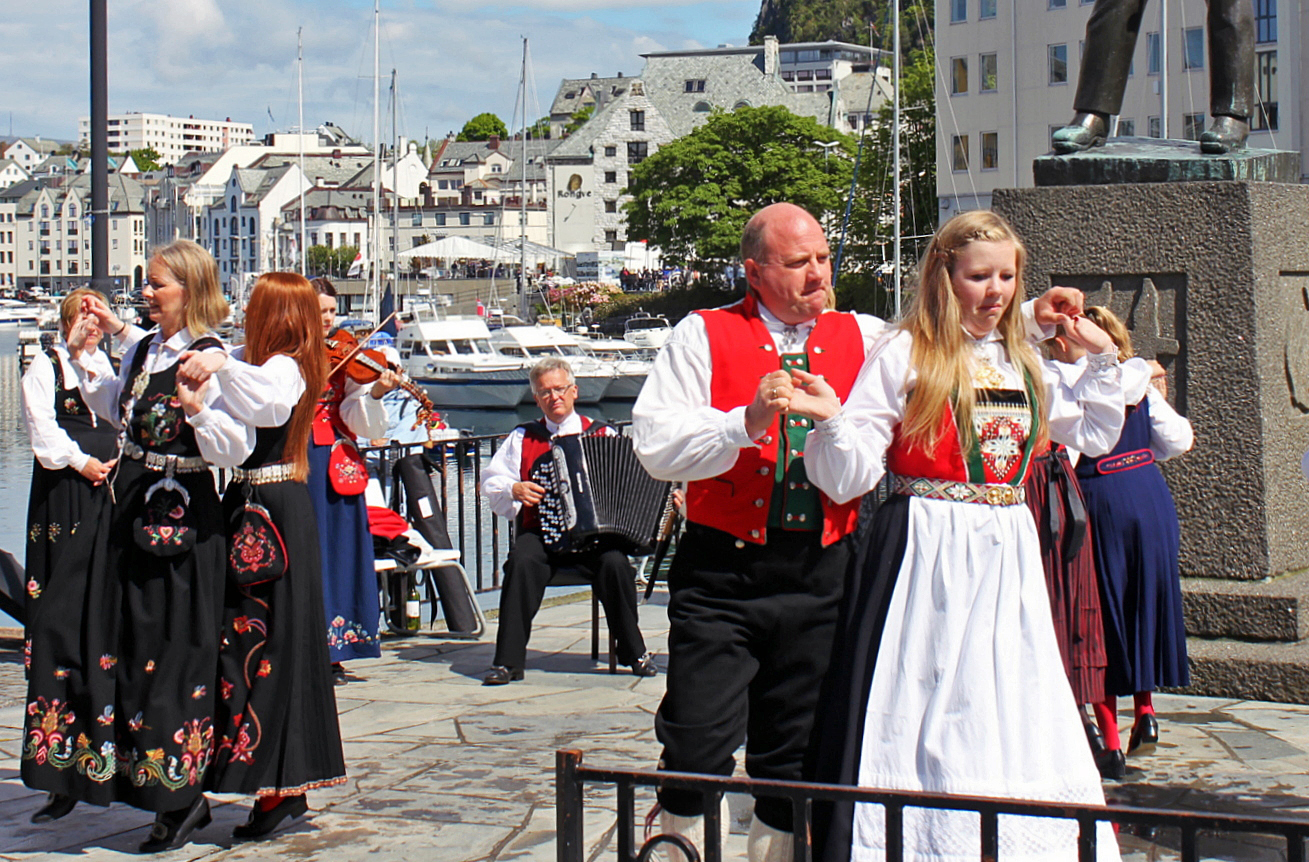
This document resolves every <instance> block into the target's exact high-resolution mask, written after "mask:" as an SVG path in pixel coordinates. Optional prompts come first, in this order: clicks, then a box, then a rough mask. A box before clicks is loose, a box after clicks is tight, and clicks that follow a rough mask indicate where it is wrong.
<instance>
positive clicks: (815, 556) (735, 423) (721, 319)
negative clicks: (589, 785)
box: [632, 203, 1081, 862]
mask: <svg viewBox="0 0 1309 862" xmlns="http://www.w3.org/2000/svg"><path fill="white" fill-rule="evenodd" d="M741 260H742V261H744V266H745V276H746V281H747V283H748V284H749V290H748V291H747V293H746V296H745V298H744V299H742V300H741V301H739V302H736V303H734V304H732V305H728V306H725V307H723V308H716V309H711V310H703V311H698V312H696V313H693V314H690V315H688V316H687V317H686V319H685V320H683V321H682V322H681V323H679V324H678V325H677V327H676V329H674V331H673V334H672V336H671V337H670V339H669V340H668V343H667V344H666V345H665V346H664V347H663V349H662V350H661V351H660V353H659V356H658V358H657V359H656V360H655V366H654V369H653V370H652V372H651V374H650V376H649V378H648V379H647V380H646V383H645V386H644V387H643V389H642V390H641V395H640V397H639V398H638V399H637V402H636V405H635V407H634V408H633V410H632V421H633V437H634V440H635V444H636V452H637V455H638V456H639V457H640V459H641V463H642V464H643V465H644V466H645V468H646V469H647V470H648V471H649V472H650V473H651V475H653V476H655V477H656V478H658V479H664V480H673V481H682V482H686V483H687V487H686V507H687V513H686V514H687V529H686V533H685V535H684V536H683V538H682V540H681V542H680V544H679V545H678V549H677V555H676V557H675V559H674V561H673V566H672V570H671V573H670V575H669V603H668V620H669V624H670V628H669V635H668V669H667V672H668V687H667V693H666V694H665V696H664V699H663V702H662V704H661V705H660V707H659V712H658V715H657V716H656V717H655V732H656V734H657V736H658V737H659V741H660V742H661V743H663V746H664V749H663V756H662V757H661V759H660V762H659V765H660V768H662V769H668V770H673V771H678V772H702V773H710V774H715V773H716V774H720V775H730V774H731V772H732V770H733V768H734V765H735V760H734V759H733V755H734V753H735V751H736V749H737V748H738V747H739V746H740V745H741V742H742V741H743V740H744V741H745V744H746V756H745V767H746V771H747V772H748V773H749V774H750V775H751V776H753V777H756V778H769V779H780V780H787V781H799V780H801V779H802V778H803V777H804V770H803V768H802V767H803V766H804V761H805V757H806V752H807V750H808V747H809V742H810V731H811V729H812V727H813V720H814V709H815V707H816V705H817V702H818V691H819V684H820V682H821V680H822V678H823V675H824V674H825V673H826V671H827V666H828V659H829V653H830V651H831V647H832V639H833V636H834V634H835V630H836V623H837V616H838V610H839V606H840V602H841V595H842V588H843V583H844V576H845V570H846V567H847V565H848V564H849V561H850V557H851V553H852V549H851V544H852V543H851V542H850V541H849V540H848V539H847V537H848V536H849V535H850V533H851V532H852V531H853V530H854V527H855V523H856V521H857V519H858V510H859V501H858V500H854V501H852V502H851V503H847V504H838V503H835V502H833V501H832V500H830V499H828V498H827V497H826V495H824V494H823V493H822V492H820V491H819V490H818V489H817V488H815V487H813V486H812V485H811V484H810V482H809V481H808V478H807V476H806V475H805V468H804V458H803V453H804V443H805V435H806V434H807V433H808V431H809V428H810V427H811V425H812V421H811V420H808V419H805V418H803V417H800V416H792V415H789V414H788V413H787V409H788V407H789V404H790V398H791V396H792V395H793V394H794V392H795V389H794V386H793V383H792V380H793V377H792V372H793V371H795V370H802V371H807V372H810V373H813V374H821V375H823V377H824V378H825V379H826V380H827V382H828V383H830V384H831V385H832V386H833V388H835V389H836V391H837V393H838V394H839V395H840V396H841V400H842V401H844V400H845V398H846V396H847V395H848V394H849V392H850V388H851V387H852V385H853V384H854V381H855V377H856V375H857V374H858V372H859V369H860V367H861V366H862V364H863V361H864V356H865V354H866V353H867V351H868V349H869V348H870V347H871V346H872V345H873V343H874V342H875V341H876V339H877V338H878V336H880V335H881V334H882V333H883V332H884V331H885V330H886V328H887V324H886V323H885V322H884V321H882V320H879V319H878V318H876V317H872V316H870V315H865V314H850V313H844V312H837V311H833V310H831V309H832V306H833V305H834V296H833V292H832V263H831V252H830V250H829V248H828V244H827V238H826V236H824V234H823V229H822V227H821V226H820V225H819V224H818V222H817V221H816V220H815V219H814V218H813V216H811V215H810V214H809V213H807V212H805V211H804V210H803V209H801V208H800V207H798V206H794V205H792V204H786V203H778V204H773V205H771V206H768V207H765V208H764V209H762V210H760V211H759V212H757V213H755V215H754V216H753V217H752V218H751V219H750V221H749V222H748V223H747V224H746V227H745V231H744V232H743V234H742V237H741ZM1070 303H1071V304H1073V305H1076V307H1077V308H1078V310H1080V303H1081V294H1080V293H1078V292H1076V291H1069V290H1065V289H1063V288H1054V289H1052V291H1051V292H1050V293H1048V294H1047V295H1046V297H1045V298H1043V299H1042V300H1039V301H1038V304H1042V305H1043V306H1044V307H1043V308H1037V309H1036V312H1037V314H1038V316H1040V317H1043V318H1045V319H1047V320H1049V319H1052V318H1050V317H1048V316H1047V315H1045V314H1044V312H1045V311H1046V310H1047V309H1049V310H1051V311H1052V310H1053V308H1054V306H1055V305H1058V306H1059V307H1060V310H1063V311H1068V310H1069V304H1070ZM1025 311H1026V312H1027V316H1028V320H1029V328H1030V323H1031V320H1032V317H1031V315H1032V313H1033V311H1032V309H1031V308H1028V309H1025ZM659 803H660V806H661V807H662V808H663V815H662V819H661V828H662V830H663V831H664V832H679V833H681V834H683V835H686V836H688V837H689V838H691V839H692V841H693V842H695V843H697V844H701V842H702V840H703V834H704V833H703V829H704V824H703V820H702V815H703V798H702V797H701V795H700V793H698V792H695V791H685V790H676V789H663V790H661V791H660V792H659ZM791 830H792V822H791V803H790V801H789V800H787V799H781V798H772V797H758V798H756V800H755V810H754V821H753V822H752V823H751V826H750V835H749V839H748V845H747V846H748V851H749V857H750V859H751V860H752V862H786V860H790V859H791V858H792V856H791V847H792V835H791ZM701 846H702V845H701ZM673 855H674V856H675V857H677V856H680V853H679V852H677V851H674V853H673Z"/></svg>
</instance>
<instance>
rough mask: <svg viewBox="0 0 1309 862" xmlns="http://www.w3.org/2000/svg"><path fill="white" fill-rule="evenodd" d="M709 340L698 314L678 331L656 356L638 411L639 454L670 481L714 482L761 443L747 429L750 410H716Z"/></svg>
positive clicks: (646, 464)
mask: <svg viewBox="0 0 1309 862" xmlns="http://www.w3.org/2000/svg"><path fill="white" fill-rule="evenodd" d="M712 379H713V363H712V361H711V360H710V353H709V336H708V334H707V333H706V332H705V328H704V321H703V319H701V317H700V315H698V314H689V315H687V316H686V318H685V319H684V320H683V321H682V322H681V323H679V324H677V327H676V328H675V329H674V330H673V334H672V335H671V336H670V337H669V339H668V342H667V343H666V344H665V345H664V346H663V348H661V349H660V351H659V355H658V356H657V357H655V364H654V368H653V369H651V371H650V375H649V377H647V378H646V381H645V385H644V386H642V387H641V394H640V396H638V397H637V399H636V404H635V405H634V406H633V407H632V440H633V445H634V447H635V449H636V455H637V457H638V458H639V459H640V460H641V464H642V466H644V467H645V469H646V470H647V471H649V473H650V475H651V476H654V477H655V478H656V479H662V480H664V481H676V482H687V481H692V480H695V479H709V478H712V477H714V476H718V475H720V474H722V473H725V472H727V471H728V470H730V469H731V468H732V466H733V465H734V464H735V463H736V459H737V457H738V456H739V455H740V452H741V450H742V449H744V448H745V447H747V446H753V445H755V443H754V441H753V440H751V439H750V435H749V433H748V432H747V431H746V430H745V406H744V405H742V406H740V407H734V408H732V409H731V410H719V409H717V408H716V407H713V406H712V399H711V392H710V381H711V380H712Z"/></svg>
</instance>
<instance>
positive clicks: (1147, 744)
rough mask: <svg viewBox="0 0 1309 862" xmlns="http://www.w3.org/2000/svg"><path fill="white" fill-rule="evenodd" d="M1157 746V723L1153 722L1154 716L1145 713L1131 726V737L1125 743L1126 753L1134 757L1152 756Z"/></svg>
mask: <svg viewBox="0 0 1309 862" xmlns="http://www.w3.org/2000/svg"><path fill="white" fill-rule="evenodd" d="M1158 744H1159V722H1157V721H1155V718H1154V715H1153V714H1151V713H1148V712H1147V713H1146V714H1145V715H1143V716H1141V717H1140V718H1138V719H1137V720H1136V724H1133V725H1132V736H1131V739H1130V740H1129V741H1128V743H1127V753H1128V754H1130V755H1132V756H1133V757H1135V756H1136V755H1138V754H1139V755H1142V756H1144V755H1147V754H1154V749H1155V746H1156V745H1158Z"/></svg>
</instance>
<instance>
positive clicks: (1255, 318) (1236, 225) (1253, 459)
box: [993, 159, 1309, 702]
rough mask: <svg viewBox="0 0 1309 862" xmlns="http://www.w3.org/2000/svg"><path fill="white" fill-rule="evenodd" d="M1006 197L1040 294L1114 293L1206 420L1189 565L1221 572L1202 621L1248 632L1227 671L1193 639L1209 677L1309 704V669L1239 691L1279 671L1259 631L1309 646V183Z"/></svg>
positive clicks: (1195, 603) (1189, 459) (1179, 392)
mask: <svg viewBox="0 0 1309 862" xmlns="http://www.w3.org/2000/svg"><path fill="white" fill-rule="evenodd" d="M1040 161H1042V160H1038V162H1040ZM1045 161H1049V160H1048V159H1047V160H1045ZM993 207H994V209H995V211H996V212H999V213H1001V214H1002V215H1004V216H1005V217H1006V218H1007V219H1009V220H1010V221H1011V222H1012V223H1013V224H1014V226H1015V227H1016V228H1017V230H1018V232H1019V234H1020V235H1021V236H1022V237H1023V239H1024V241H1025V242H1026V244H1027V248H1028V252H1029V256H1028V264H1027V289H1028V292H1029V295H1030V294H1035V293H1038V292H1040V291H1041V290H1044V289H1045V288H1047V287H1049V286H1051V285H1067V286H1071V287H1077V288H1080V289H1081V290H1083V291H1085V293H1086V295H1087V302H1088V303H1089V304H1092V305H1107V306H1109V307H1110V308H1111V309H1112V310H1113V311H1114V312H1115V313H1116V314H1117V315H1118V316H1119V317H1121V318H1122V319H1123V320H1124V321H1125V322H1126V323H1127V325H1128V327H1129V328H1130V329H1131V330H1132V332H1133V336H1132V337H1133V343H1134V345H1135V346H1136V348H1137V352H1138V354H1139V355H1142V356H1144V357H1146V358H1148V359H1158V360H1159V361H1160V362H1161V363H1163V365H1164V366H1165V367H1166V368H1167V370H1168V383H1169V396H1170V400H1171V401H1172V403H1173V404H1174V406H1175V407H1177V408H1178V410H1179V411H1180V412H1181V413H1183V414H1184V415H1186V416H1187V417H1189V418H1190V420H1191V422H1192V424H1193V426H1194V428H1195V440H1196V442H1195V448H1194V449H1193V451H1191V452H1190V453H1189V454H1187V455H1184V456H1182V457H1180V458H1178V459H1176V460H1175V461H1171V462H1168V463H1167V464H1164V465H1163V470H1164V474H1165V475H1166V476H1167V478H1168V483H1169V486H1170V487H1171V488H1172V492H1173V497H1174V499H1175V500H1176V503H1177V510H1178V514H1179V516H1180V518H1181V523H1182V550H1181V569H1182V574H1183V577H1184V578H1198V579H1205V580H1203V581H1196V582H1194V583H1193V584H1192V585H1191V586H1189V587H1187V625H1188V632H1189V633H1190V634H1192V635H1202V636H1206V637H1211V638H1229V639H1237V640H1240V641H1244V642H1247V643H1246V644H1242V645H1241V648H1240V649H1236V652H1237V653H1242V655H1241V657H1239V659H1233V658H1232V653H1233V650H1232V649H1227V648H1224V649H1222V650H1218V651H1217V652H1219V653H1221V654H1222V655H1224V656H1226V657H1227V658H1225V659H1223V660H1224V661H1226V662H1227V664H1225V665H1223V667H1222V669H1221V670H1211V671H1210V672H1206V671H1205V669H1204V667H1202V666H1201V665H1202V664H1203V661H1204V660H1205V659H1204V656H1205V655H1206V654H1209V653H1213V652H1214V649H1213V648H1212V642H1211V643H1210V644H1209V645H1205V644H1200V645H1198V646H1196V647H1193V648H1192V665H1193V671H1194V672H1195V675H1196V676H1197V678H1198V679H1197V690H1199V691H1202V692H1204V693H1210V694H1222V695H1227V696H1245V697H1262V698H1265V699H1280V700H1298V701H1302V702H1303V701H1305V700H1306V699H1309V670H1306V671H1305V672H1303V673H1299V674H1298V675H1296V674H1289V675H1288V674H1287V673H1283V672H1281V671H1279V672H1277V673H1274V674H1271V676H1273V677H1276V678H1277V679H1281V680H1285V679H1290V678H1294V679H1295V680H1296V681H1295V682H1294V684H1282V683H1279V684H1278V685H1268V684H1260V686H1259V687H1258V688H1257V689H1250V690H1245V689H1242V688H1241V687H1240V681H1241V680H1242V679H1256V678H1260V679H1265V680H1266V679H1267V678H1268V677H1269V676H1270V674H1268V673H1260V672H1257V671H1258V667H1259V665H1258V661H1257V660H1252V659H1250V658H1249V656H1248V655H1246V654H1245V653H1248V652H1249V651H1248V650H1246V649H1245V646H1248V644H1249V642H1259V641H1282V642H1284V643H1286V644H1291V646H1290V647H1284V648H1282V649H1283V651H1285V649H1288V648H1289V649H1292V650H1294V651H1296V652H1297V654H1298V653H1299V652H1301V651H1304V650H1306V649H1309V646H1306V645H1305V644H1306V642H1305V641H1304V640H1302V639H1301V638H1302V636H1303V633H1304V631H1305V629H1306V625H1305V621H1304V620H1303V619H1301V617H1302V616H1309V602H1302V601H1301V597H1302V596H1309V589H1306V585H1305V583H1300V581H1302V580H1305V578H1306V577H1309V576H1305V577H1301V578H1296V577H1295V573H1297V572H1298V571H1303V570H1306V569H1309V483H1306V481H1305V478H1304V476H1303V475H1302V474H1301V470H1300V459H1301V456H1302V455H1303V454H1304V453H1305V451H1306V450H1309V186H1303V185H1287V184H1279V183H1265V182H1243V181H1227V182H1169V183H1127V184H1118V185H1096V186H1091V185H1083V186H1051V187H1043V188H1033V189H1007V190H1001V191H997V192H995V194H994V197H993ZM1288 576H1289V577H1288ZM1269 578H1272V579H1275V580H1273V581H1272V582H1271V584H1272V585H1271V586H1270V584H1268V583H1261V584H1256V583H1254V582H1258V581H1262V580H1264V579H1269ZM1215 579H1216V580H1215ZM1197 585H1198V586H1197ZM1257 609H1262V612H1261V613H1253V611H1255V610H1257ZM1270 609H1271V614H1272V616H1271V618H1270V616H1269V613H1268V611H1269V610H1270ZM1283 615H1287V616H1290V617H1291V618H1292V619H1290V620H1287V619H1281V616H1283ZM1223 643H1226V642H1223ZM1307 658H1309V657H1307ZM1233 661H1235V662H1236V663H1235V664H1233V663H1232V662H1233ZM1251 661H1253V662H1254V663H1253V664H1251V663H1250V662H1251ZM1242 662H1244V664H1242ZM1305 667H1306V668H1309V662H1307V663H1306V665H1305ZM1243 668H1244V670H1243ZM1288 685H1289V687H1288ZM1279 686H1280V687H1279Z"/></svg>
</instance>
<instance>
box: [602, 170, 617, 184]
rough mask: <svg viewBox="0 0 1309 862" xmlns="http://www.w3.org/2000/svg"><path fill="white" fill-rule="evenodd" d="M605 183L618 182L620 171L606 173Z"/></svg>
mask: <svg viewBox="0 0 1309 862" xmlns="http://www.w3.org/2000/svg"><path fill="white" fill-rule="evenodd" d="M605 182H607V183H616V182H618V171H605Z"/></svg>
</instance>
